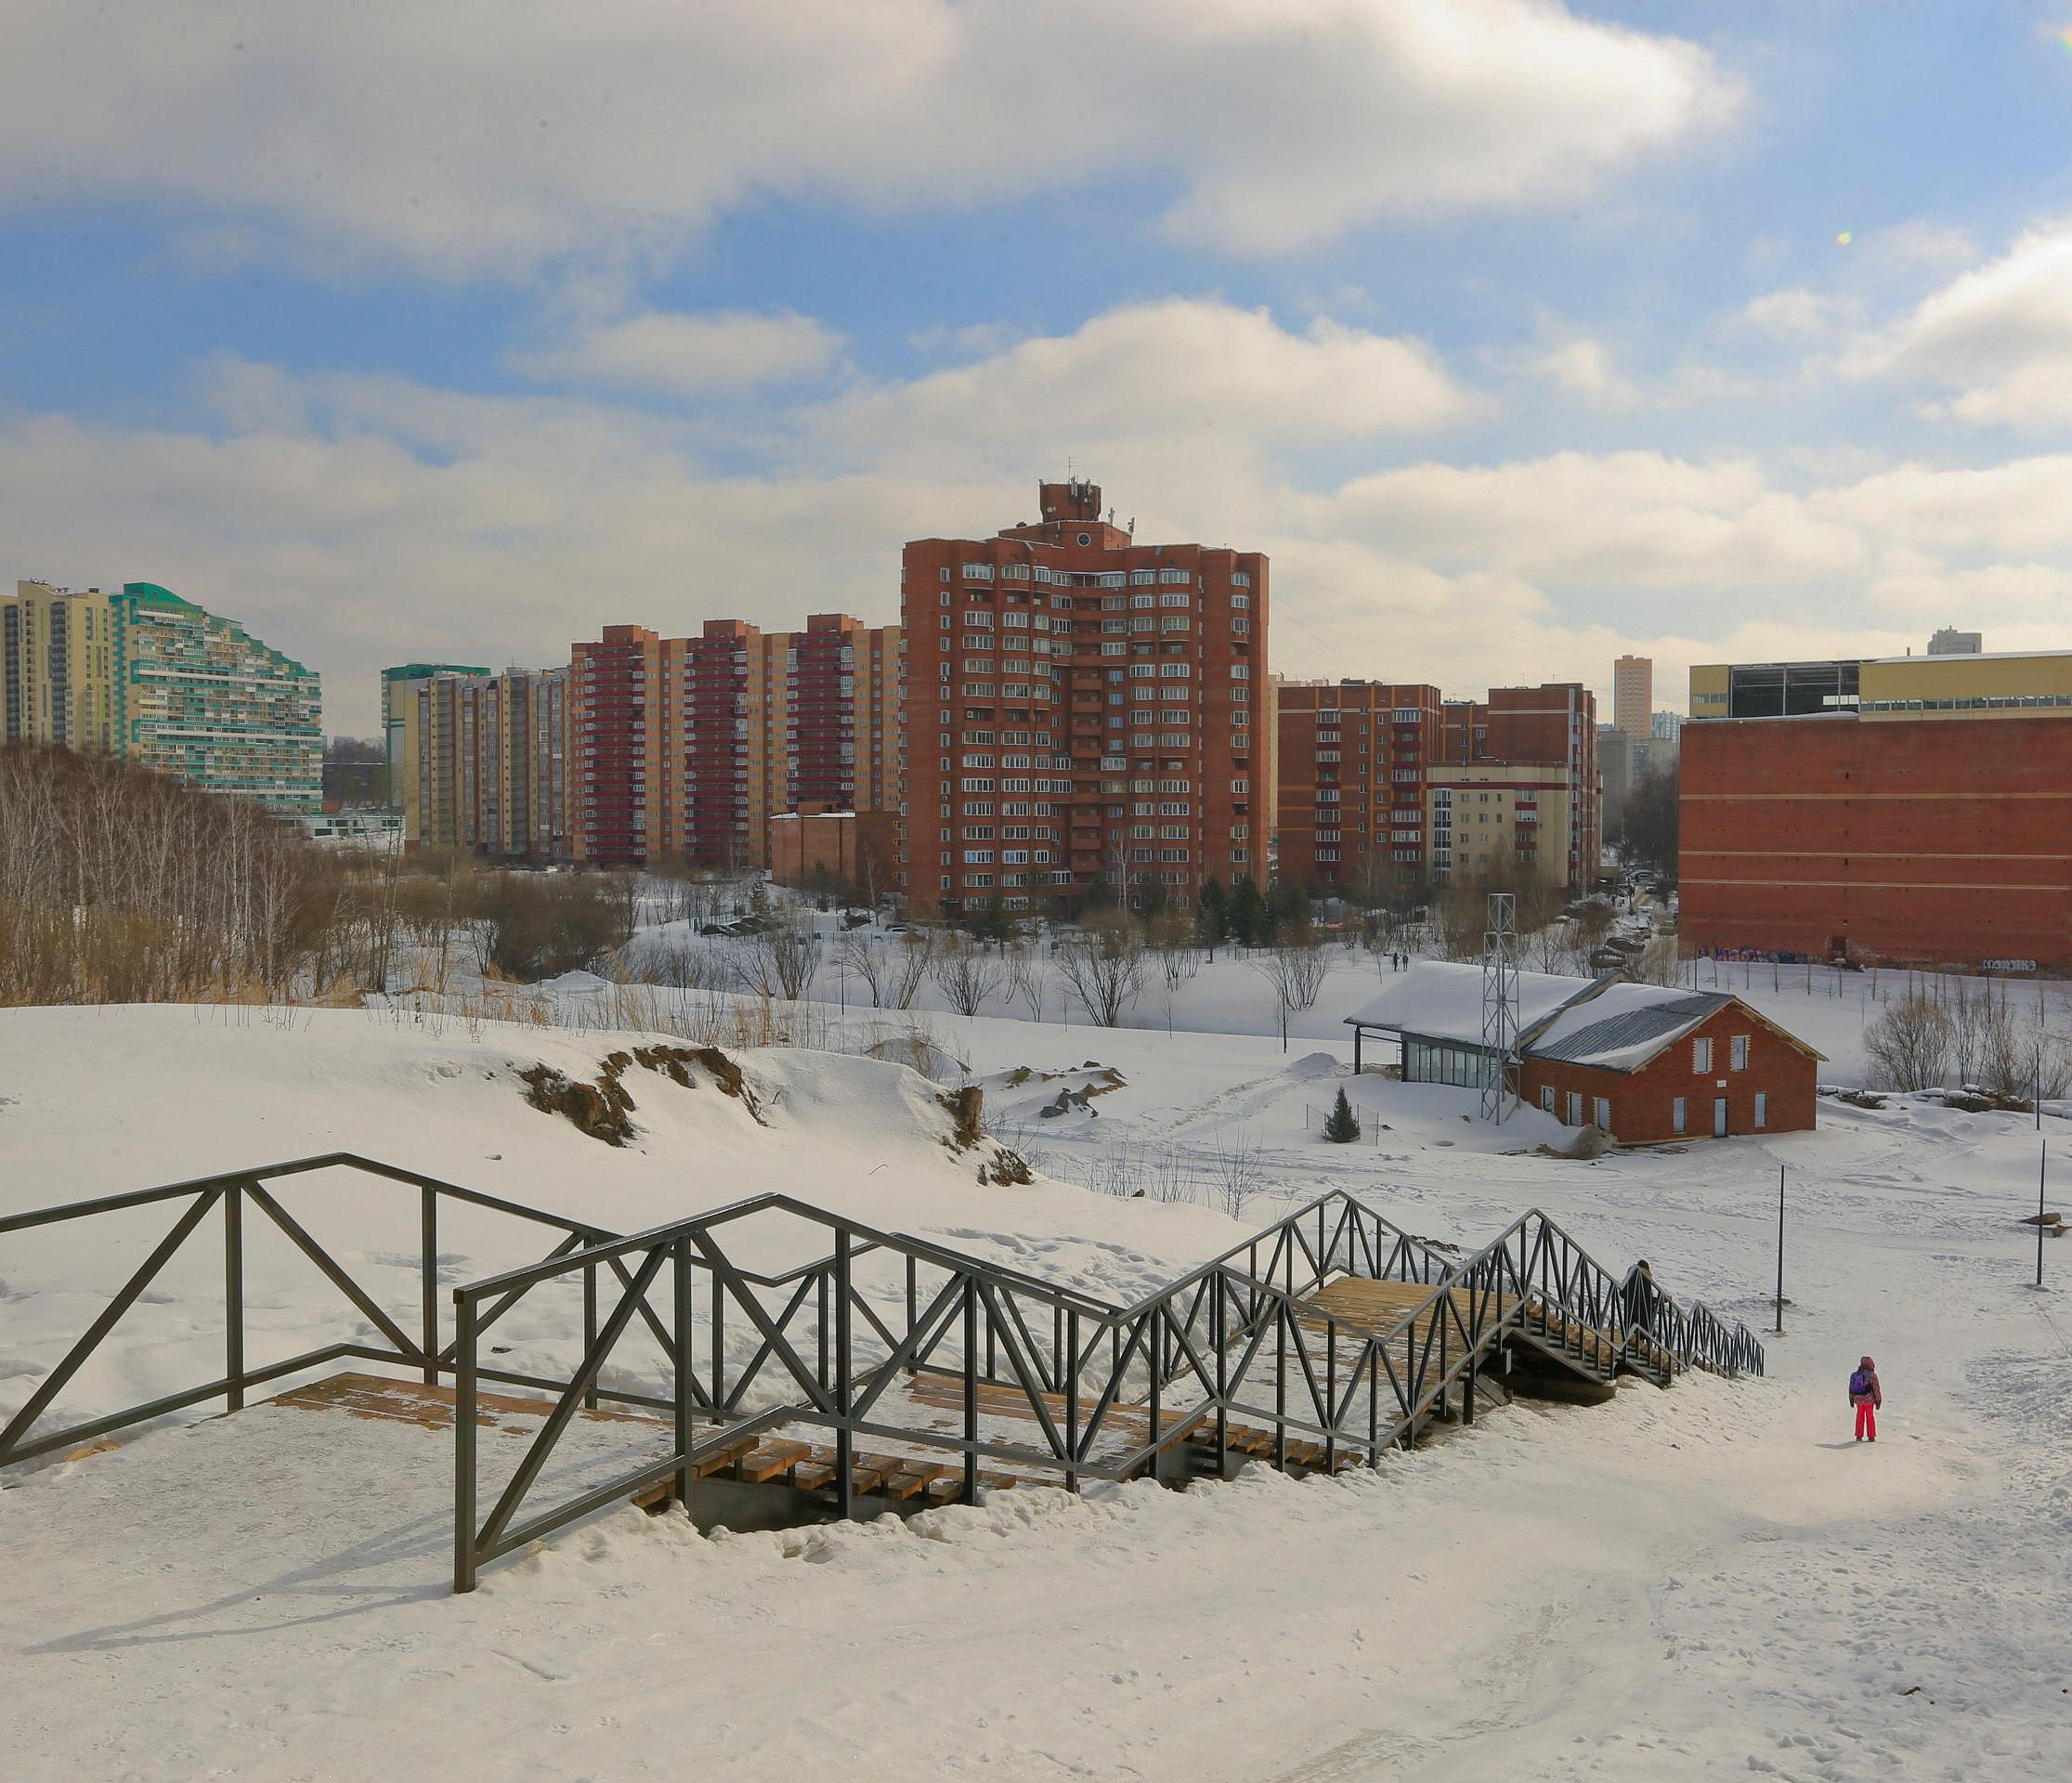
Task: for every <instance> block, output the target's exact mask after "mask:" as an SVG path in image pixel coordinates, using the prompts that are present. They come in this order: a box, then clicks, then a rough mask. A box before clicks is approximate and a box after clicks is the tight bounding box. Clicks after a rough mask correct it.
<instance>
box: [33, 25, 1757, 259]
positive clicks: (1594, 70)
mask: <svg viewBox="0 0 2072 1783" xmlns="http://www.w3.org/2000/svg"><path fill="white" fill-rule="evenodd" d="M1737 102H1738V94H1737V91H1736V89H1735V88H1734V86H1733V85H1732V84H1731V83H1730V82H1729V81H1727V79H1726V78H1725V77H1724V76H1723V75H1722V74H1721V73H1720V72H1719V71H1718V70H1717V69H1716V68H1715V67H1714V64H1713V62H1712V60H1711V59H1710V57H1709V56H1708V55H1707V53H1706V52H1705V51H1704V50H1702V49H1701V48H1699V47H1697V46H1694V45H1692V44H1689V43H1688V42H1684V41H1682V40H1678V39H1675V38H1670V37H1665V36H1659V35H1649V34H1646V33H1640V32H1635V31H1630V30H1625V29H1622V28H1619V27H1615V26H1611V25H1608V24H1604V23H1600V22H1597V21H1594V20H1582V19H1578V18H1576V17H1574V16H1573V15H1572V14H1570V12H1569V11H1567V10H1566V9H1565V8H1564V7H1562V6H1560V5H1558V4H1557V0H1128V3H1127V4H1119V3H1118V0H1053V4H1051V5H1049V6H1045V7H1032V6H1028V5H1025V4H1022V3H1021V0H968V3H967V4H952V0H870V4H868V5H864V6H859V5H856V4H854V0H793V3H792V4H788V5H786V6H783V7H768V6H762V5H755V4H749V0H734V3H733V4H717V5H710V6H699V7H687V6H685V7H657V6H654V5H651V4H646V3H645V0H587V4H585V5H583V6H580V7H571V6H567V5H563V4H560V3H559V0H444V3H443V4H442V5H440V6H437V7H424V6H421V5H417V4H414V3H410V0H365V3H364V4H361V5H358V6H352V7H316V8H306V7H280V6H279V5H278V4H274V3H273V0H218V3H217V4H215V5H212V6H211V7H207V8H206V9H202V10H200V11H197V10H196V9H194V8H191V7H171V6H167V7H141V8H139V7H79V6H77V5H75V4H72V0H17V4H15V5H14V6H13V7H10V9H9V17H8V26H7V55H6V57H5V58H4V59H0V202H7V201H8V200H10V199H11V200H13V201H16V202H31V201H34V202H47V201H49V200H50V199H52V198H53V197H61V198H65V199H72V198H77V197H79V196H82V195H87V196H91V195H95V194H101V195H108V196H113V197H121V198H124V199H131V198H135V197H137V196H153V195H155V196H158V197H161V198H164V199H168V200H173V201H176V202H180V203H182V204H186V205H192V206H198V207H200V208H201V210H202V216H201V217H200V218H199V219H198V221H199V223H200V225H201V227H202V231H203V232H204V233H207V234H209V235H210V239H211V241H212V243H214V244H215V245H216V246H220V244H221V241H222V240H223V239H225V238H223V237H222V236H221V235H220V234H219V233H216V232H215V221H214V219H216V218H221V217H229V218H235V219H247V220H264V221H269V222H271V223H273V224H277V225H280V226H284V227H285V228H287V229H288V230H290V231H291V233H292V235H293V239H294V240H295V241H296V244H297V246H298V248H299V249H300V251H301V252H302V253H303V254H305V256H306V257H311V258H315V259H318V260H320V261H322V262H323V263H325V264H328V265H329V266H331V267H334V268H335V269H337V270H339V271H340V272H343V273H345V274H348V275H355V274H357V273H358V271H359V269H360V266H361V259H362V255H363V253H364V251H366V250H370V249H371V250H374V251H376V252H379V253H382V254H391V255H396V256H399V257H401V258H403V259H405V260H408V261H410V262H413V263H416V264H418V265H421V266H424V267H430V268H433V269H436V270H437V271H439V272H442V273H446V274H450V275H457V276H474V275H480V274H493V275H518V274H523V273H525V272H528V271H529V270H531V269H533V268H536V267H539V266H540V265H541V264H542V263H543V262H546V261H549V260H551V259H554V258H555V257H557V256H563V255H568V254H575V253H578V252H580V253H583V254H587V255H591V256H595V255H599V254H606V255H612V256H617V257H620V258H623V259H624V260H626V261H628V262H632V263H643V262H646V261H650V260H654V259H658V258H666V257H668V256H670V255H671V254H674V253H676V252H678V251H679V250H680V249H681V248H682V246H683V245H684V242H685V241H688V240H690V239H692V238H693V237H695V236H696V235H697V233H698V232H699V231H701V230H703V229H704V228H707V227H708V226H709V225H710V223H711V222H712V221H713V219H714V218H715V217H717V216H720V215H724V214H726V213H728V212H731V211H735V210H737V209H740V208H742V207H745V206H747V205H749V204H752V203H754V202H758V201H760V200H762V199H764V198H766V197H770V196H777V197H782V198H786V199H789V200H794V201H801V202H808V203H818V202H829V201H832V202H838V203H842V204H847V205H851V206H854V207H857V208H859V209H862V210H864V211H867V212H873V213H901V212H906V211H910V210H913V209H915V208H917V207H941V206H973V205H984V204H991V203H995V202H999V201H1001V200H1003V199H1011V198H1013V197H1015V196H1017V195H1020V194H1023V193H1026V192H1029V191H1033V190H1037V189H1077V190H1082V191H1085V192H1087V193H1088V195H1089V196H1088V202H1099V200H1098V192H1099V189H1100V187H1101V182H1103V181H1104V180H1106V179H1107V178H1109V177H1110V176H1112V175H1113V174H1114V172H1115V170H1117V169H1118V168H1122V167H1128V168H1130V169H1132V170H1133V171H1134V172H1135V173H1136V174H1138V175H1140V176H1142V175H1149V176H1151V177H1153V178H1162V179H1163V180H1165V181H1166V182H1167V183H1168V184H1169V185H1170V186H1171V187H1172V188H1173V189H1174V190H1175V191H1176V192H1177V197H1176V199H1175V201H1174V202H1173V204H1172V206H1171V209H1170V211H1169V213H1168V215H1167V218H1166V224H1167V227H1168V228H1170V229H1171V230H1172V231H1173V232H1174V233H1176V234H1178V235H1179V236H1182V237H1185V238H1187V239H1189V240H1191V241H1200V242H1205V243H1207V244H1210V245H1212V246H1215V247H1218V248H1221V249H1225V250H1228V251H1231V252H1233V253H1239V254H1286V253H1292V252H1295V251H1297V250H1298V249H1301V248H1303V247H1306V246H1309V245H1311V244H1313V243H1316V242H1318V241H1323V240H1325V239H1327V238H1329V237H1331V236H1334V235H1336V234H1339V233H1341V232H1343V231H1345V230H1347V229H1349V228H1355V227H1357V226H1359V225H1360V224H1362V223H1363V222H1365V221H1367V220H1368V219H1370V218H1373V217H1375V216H1379V215H1389V214H1397V215H1401V214H1423V213H1432V212H1447V211H1456V210H1459V209H1461V208H1464V207H1474V206H1486V205H1509V204H1520V203H1531V202H1544V201H1546V200H1548V199H1550V198H1557V197H1564V196H1568V195H1570V194H1572V193H1575V192H1577V191H1579V190H1583V189H1588V188H1589V187H1590V186H1591V185H1592V184H1593V183H1595V182H1597V181H1599V180H1601V179H1603V178H1605V177H1607V176H1612V175H1615V174H1617V173H1618V172H1619V171H1621V170H1622V169H1623V168H1625V167H1628V166H1631V165H1632V164H1634V163H1635V162H1637V161H1639V160H1641V159H1643V158H1651V157H1655V156H1658V155H1660V154H1662V153H1663V152H1665V151H1667V150H1674V149H1675V148H1676V147H1677V146H1679V145H1681V144H1683V143H1685V142H1687V141H1688V140H1689V139H1690V138H1692V137H1694V136H1696V135H1698V134H1700V133H1702V132H1704V131H1707V130H1710V129H1712V128H1714V127H1715V126H1717V125H1718V124H1720V123H1721V121H1722V120H1724V119H1725V118H1726V117H1727V116H1728V115H1729V114H1730V113H1731V112H1732V111H1733V110H1734V108H1735V106H1736V104H1737ZM226 120H235V124H236V127H235V128H228V127H226V124H225V121H226Z"/></svg>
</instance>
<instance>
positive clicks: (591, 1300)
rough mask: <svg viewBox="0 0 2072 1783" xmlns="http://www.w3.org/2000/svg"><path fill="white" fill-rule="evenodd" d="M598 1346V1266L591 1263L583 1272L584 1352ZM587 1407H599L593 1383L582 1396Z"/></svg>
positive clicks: (589, 1408)
mask: <svg viewBox="0 0 2072 1783" xmlns="http://www.w3.org/2000/svg"><path fill="white" fill-rule="evenodd" d="M596 1347H597V1266H596V1265H595V1264H594V1263H593V1264H590V1265H589V1266H588V1267H587V1268H586V1269H584V1270H583V1272H582V1353H583V1354H584V1355H585V1356H587V1355H589V1354H590V1352H591V1351H592V1350H593V1349H595V1348H596ZM582 1402H583V1405H584V1407H585V1408H586V1409H588V1410H589V1411H592V1412H594V1411H595V1410H596V1409H597V1386H596V1383H595V1382H594V1381H593V1382H592V1383H591V1386H590V1389H589V1391H588V1392H586V1393H585V1394H584V1395H583V1396H582Z"/></svg>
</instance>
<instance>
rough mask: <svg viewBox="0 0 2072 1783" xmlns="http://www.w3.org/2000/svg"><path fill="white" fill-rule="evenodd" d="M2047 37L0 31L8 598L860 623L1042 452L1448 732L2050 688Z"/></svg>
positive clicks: (1530, 24) (912, 12)
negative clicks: (1640, 704) (1830, 698)
mask: <svg viewBox="0 0 2072 1783" xmlns="http://www.w3.org/2000/svg"><path fill="white" fill-rule="evenodd" d="M2068 138H2072V0H2063V4H2061V5H2060V6H2058V7H2043V6H2037V5H2030V4H2027V3H2026V0H1791V3H1790V4H1777V5H1773V4H1770V3H1769V0H1737V3H1736V4H1735V5H1734V6H1732V7H1723V6H1719V5H1717V4H1699V3H1697V0H1691V3H1689V4H1686V3H1685V0H1652V3H1651V4H1649V3H1648V0H1623V3H1619V0H1572V4H1570V5H1567V6H1562V5H1558V4H1555V3H1554V0H1047V4H1044V5H1040V6H1039V5H1036V4H1032V3H1031V0H1021V3H1020V4H1011V3H1010V0H869V4H867V5H862V6H859V5H857V4H855V0H789V3H788V4H785V3H783V0H762V4H743V5H734V4H726V3H725V0H717V3H715V4H710V5H704V6H699V7H689V6H684V5H680V4H663V3H662V0H585V4H584V5H582V6H580V7H569V6H567V5H565V4H550V3H547V0H435V4H432V5H425V4H423V0H415V3H414V4H400V5H399V4H387V3H385V0H361V4H358V5H356V6H353V7H305V6H300V5H283V4H281V3H280V0H261V3H260V4H243V3H242V0H215V3H214V4H210V5H207V6H202V7H197V6H189V5H182V4H178V0H159V4H156V5H148V6H147V5H137V4H109V5H105V6H101V7H95V8H86V7H80V6H78V5H77V4H76V0H73V3H72V4H61V3H59V4H46V0H11V4H10V5H9V6H8V7H7V13H6V21H5V23H4V24H0V544H4V546H5V559H6V561H5V562H0V576H4V577H33V578H43V579H50V580H53V581H57V582H59V583H60V584H67V585H71V586H73V587H85V586H88V585H95V586H101V587H106V586H109V585H111V584H112V583H117V582H121V581H124V580H149V581H155V582H160V583H163V584H164V585H165V586H167V587H170V588H172V589H174V590H176V592H180V593H182V594H184V595H187V596H188V597H189V598H190V599H193V600H196V601H198V602H200V603H201V604H202V605H206V606H209V607H211V608H213V609H215V610H216V611H219V612H223V613H227V614H229V615H232V616H234V617H236V618H240V619H241V620H243V621H245V622H246V623H247V624H248V625H250V626H251V627H252V628H253V629H254V631H256V632H257V633H258V634H259V635H260V636H262V637H264V638H265V639H266V640H267V642H268V643H271V644H275V645H277V646H278V647H280V648H282V649H285V650H287V651H288V652H289V653H290V654H291V655H293V656H296V657H300V658H301V659H302V660H304V661H306V663H308V664H309V665H310V666H312V667H314V668H316V669H318V670H320V671H321V672H322V673H323V675H324V678H325V718H326V726H327V729H329V730H331V731H332V732H333V733H366V732H370V731H371V730H372V729H373V726H374V713H375V704H376V685H377V683H376V675H377V673H378V670H380V669H381V668H382V667H383V666H384V664H388V663H394V662H404V661H411V660H423V659H432V660H442V659H443V660H455V661H463V662H482V663H489V664H502V663H506V662H513V663H550V662H554V661H566V660H567V645H568V643H569V641H570V640H571V639H574V638H578V637H585V636H594V635H595V633H596V631H597V628H598V627H600V626H602V625H606V624H611V623H625V622H633V623H639V624H643V625H646V626H650V627H652V628H654V629H656V630H658V631H663V632H665V633H670V634H679V633H682V632H684V631H692V630H695V629H696V628H697V625H698V623H699V622H700V621H701V620H703V619H705V618H723V617H725V618H736V617H737V618H748V619H750V620H753V621H755V622H757V623H760V624H762V625H765V626H768V627H772V628H775V627H781V626H787V625H793V624H797V623H799V622H800V621H801V618H802V616H803V615H804V614H805V613H807V612H818V611H828V610H838V609H839V610H845V611H850V612H854V613H856V614H858V615H860V616H862V617H863V618H866V619H867V620H869V621H872V622H875V623H886V622H891V621H892V620H893V619H894V618H896V617H897V611H898V565H899V552H900V546H901V545H902V543H903V542H904V541H905V540H907V539H910V538H920V537H932V536H933V537H941V536H948V537H963V536H973V535H975V536H984V534H986V533H989V532H992V531H994V530H996V529H997V528H998V527H1002V526H1008V525H1012V524H1015V523H1017V522H1020V521H1023V520H1025V519H1028V518H1030V517H1032V515H1033V514H1034V512H1035V506H1036V483H1037V481H1038V480H1039V479H1041V478H1046V477H1049V478H1056V477H1059V476H1062V475H1065V474H1066V472H1067V469H1068V467H1069V468H1070V469H1072V470H1074V471H1075V472H1076V473H1077V474H1078V475H1084V476H1089V477H1091V478H1093V479H1094V480H1095V481H1097V482H1099V483H1100V484H1101V486H1102V487H1103V488H1104V490H1105V492H1106V497H1105V499H1106V500H1107V501H1110V502H1111V503H1113V504H1114V507H1115V510H1116V514H1117V518H1118V519H1129V518H1134V519H1135V520H1136V522H1137V525H1138V534H1139V537H1140V538H1145V539H1147V540H1202V541H1204V542H1207V543H1212V544H1231V545H1234V546H1237V547H1239V548H1241V549H1246V550H1260V551H1264V552H1267V553H1270V555H1271V565H1272V567H1271V589H1272V619H1271V645H1270V649H1271V664H1272V666H1273V668H1274V669H1276V670H1280V671H1282V672H1284V673H1286V674H1289V675H1292V676H1313V675H1341V674H1357V675H1366V676H1372V677H1375V678H1378V679H1384V680H1394V681H1428V682H1435V683H1439V684H1440V686H1441V687H1442V688H1444V689H1445V690H1446V692H1447V693H1448V694H1449V695H1452V696H1470V695H1479V694H1480V693H1481V691H1482V690H1483V689H1484V688H1485V687H1487V686H1490V685H1492V684H1505V683H1513V682H1520V681H1528V682H1537V681H1540V680H1543V679H1557V680H1579V681H1582V682H1583V683H1586V684H1589V685H1591V686H1593V687H1595V688H1596V689H1597V690H1598V692H1599V696H1600V700H1601V701H1602V702H1603V703H1604V704H1605V705H1606V707H1607V708H1609V687H1610V677H1611V661H1612V658H1613V657H1616V656H1617V655H1618V654H1620V653H1621V652H1622V651H1626V650H1632V651H1635V652H1638V653H1640V654H1643V655H1648V656H1651V657H1654V659H1655V663H1656V694H1657V697H1656V704H1657V705H1658V706H1663V707H1668V708H1672V709H1681V708H1682V706H1683V705H1684V703H1685V697H1684V696H1685V692H1686V679H1685V670H1687V668H1688V665H1689V664H1690V663H1692V662H1694V661H1699V662H1703V661H1716V660H1722V659H1745V658H1751V657H1778V656H1819V655H1824V654H1851V655H1868V654H1881V653H1888V652H1889V653H1897V652H1899V651H1903V650H1905V649H1906V648H1908V647H1909V646H1911V647H1913V648H1915V649H1920V648H1922V646H1923V645H1924V644H1925V643H1926V640H1927V637H1928V635H1929V633H1930V632H1931V631H1934V630H1935V629H1936V628H1937V627H1939V626H1942V625H1945V624H1956V625H1959V626H1961V627H1963V628H1965V629H1972V630H1978V631H1983V632H1984V633H1985V634H1986V645H1987V648H1988V649H2026V648H2041V647H2050V646H2061V645H2067V644H2072V635H2068V634H2072V624H2068V623H2067V619H2068V617H2072V608H2068V605H2067V599H2066V597H2067V595H2068V594H2072V439H2068V434H2072V157H2068V154H2067V149H2068V146H2072V144H2068Z"/></svg>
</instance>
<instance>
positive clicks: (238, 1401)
mask: <svg viewBox="0 0 2072 1783" xmlns="http://www.w3.org/2000/svg"><path fill="white" fill-rule="evenodd" d="M2042 1268H2043V1264H2042V1254H2041V1247H2040V1246H2039V1248H2038V1260H2037V1270H2038V1275H2037V1280H2038V1281H2041V1280H2042V1274H2041V1270H2042ZM223 1377H224V1379H226V1380H227V1381H228V1382H229V1383H230V1390H229V1392H228V1394H227V1395H225V1398H226V1399H228V1401H229V1407H230V1410H231V1411H233V1412H239V1411H242V1410H243V1409H244V1185H243V1184H242V1183H241V1182H233V1183H232V1184H231V1185H230V1186H229V1188H228V1189H227V1190H226V1191H224V1195H223Z"/></svg>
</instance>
